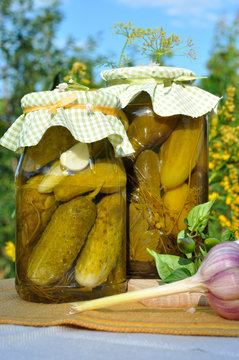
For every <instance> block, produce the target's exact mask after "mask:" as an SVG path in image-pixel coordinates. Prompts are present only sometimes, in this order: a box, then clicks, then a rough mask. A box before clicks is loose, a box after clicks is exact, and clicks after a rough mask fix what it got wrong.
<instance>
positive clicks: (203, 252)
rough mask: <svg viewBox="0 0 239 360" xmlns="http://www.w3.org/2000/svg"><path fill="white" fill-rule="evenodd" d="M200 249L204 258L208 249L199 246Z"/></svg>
mask: <svg viewBox="0 0 239 360" xmlns="http://www.w3.org/2000/svg"><path fill="white" fill-rule="evenodd" d="M199 250H200V253H201V255H202V257H203V259H204V258H205V256H206V255H207V250H206V249H205V250H204V249H203V248H202V247H201V246H199Z"/></svg>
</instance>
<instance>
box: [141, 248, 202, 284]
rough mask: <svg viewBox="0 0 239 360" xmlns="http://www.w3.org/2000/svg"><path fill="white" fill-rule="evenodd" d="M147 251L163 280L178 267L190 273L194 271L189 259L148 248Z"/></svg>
mask: <svg viewBox="0 0 239 360" xmlns="http://www.w3.org/2000/svg"><path fill="white" fill-rule="evenodd" d="M147 251H148V253H149V254H150V255H151V256H153V258H154V260H155V263H156V268H157V271H158V274H159V277H160V278H161V279H162V280H163V281H164V279H165V278H167V277H168V276H169V275H170V274H171V273H172V272H174V271H175V270H176V269H178V268H186V269H187V270H188V271H189V272H190V274H191V275H193V274H194V273H195V266H194V263H193V261H192V260H190V259H185V258H181V257H180V256H176V255H166V254H158V253H156V252H155V251H153V250H150V249H147Z"/></svg>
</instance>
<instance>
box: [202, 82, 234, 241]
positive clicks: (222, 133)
mask: <svg viewBox="0 0 239 360" xmlns="http://www.w3.org/2000/svg"><path fill="white" fill-rule="evenodd" d="M234 96H235V88H233V87H229V88H228V89H227V99H226V101H225V103H224V105H222V107H221V108H220V109H219V110H218V113H217V114H215V115H213V116H212V119H211V123H210V132H209V191H210V194H209V199H210V200H212V199H215V198H217V202H216V204H215V206H214V210H213V211H212V215H211V220H216V221H211V224H210V228H211V229H212V231H213V232H215V235H218V234H219V233H220V232H221V231H222V230H223V229H225V228H228V229H230V230H231V231H235V235H236V237H237V238H239V183H238V180H239V167H238V158H239V125H238V124H237V121H236V117H235V113H234V112H235V103H234Z"/></svg>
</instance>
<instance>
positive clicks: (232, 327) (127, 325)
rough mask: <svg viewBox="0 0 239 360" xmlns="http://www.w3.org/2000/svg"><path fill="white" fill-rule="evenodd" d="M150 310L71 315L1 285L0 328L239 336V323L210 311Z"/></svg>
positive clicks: (10, 282) (130, 307)
mask: <svg viewBox="0 0 239 360" xmlns="http://www.w3.org/2000/svg"><path fill="white" fill-rule="evenodd" d="M194 309H195V311H193V312H192V311H189V310H188V309H186V308H162V307H155V306H154V307H150V306H145V305H144V304H141V303H130V304H126V305H117V306H114V307H111V308H108V309H101V310H95V311H87V312H83V313H75V314H71V313H70V304H67V303H65V304H41V303H40V304H39V303H31V302H27V301H24V300H22V299H21V298H20V297H19V296H18V295H17V293H16V291H15V287H14V279H7V280H1V281H0V324H16V325H26V326H53V325H73V326H77V327H81V328H87V329H94V330H102V331H113V332H129V333H136V332H139V333H140V332H141V333H158V334H159V333H160V334H177V335H211V336H239V321H230V320H225V319H223V318H221V317H219V316H218V315H217V314H216V313H215V312H214V311H213V310H212V309H211V308H210V307H208V306H201V307H195V308H194Z"/></svg>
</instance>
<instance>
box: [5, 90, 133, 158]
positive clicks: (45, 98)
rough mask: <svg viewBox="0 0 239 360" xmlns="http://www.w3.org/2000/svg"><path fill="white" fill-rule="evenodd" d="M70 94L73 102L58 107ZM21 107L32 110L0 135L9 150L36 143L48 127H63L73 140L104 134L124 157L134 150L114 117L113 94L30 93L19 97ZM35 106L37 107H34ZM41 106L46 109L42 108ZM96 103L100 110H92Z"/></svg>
mask: <svg viewBox="0 0 239 360" xmlns="http://www.w3.org/2000/svg"><path fill="white" fill-rule="evenodd" d="M71 94H73V98H74V101H73V102H71V104H70V105H69V106H68V107H67V106H60V105H58V106H57V102H58V103H59V102H61V101H62V100H63V102H64V98H66V97H69V96H71ZM54 104H55V106H54ZM77 104H78V105H83V108H77V107H76V106H74V105H77ZM50 105H52V108H53V111H52V109H51V106H50ZM72 105H73V106H72ZM21 106H22V108H23V112H24V109H29V108H31V107H33V108H34V107H35V109H34V111H29V112H27V113H23V114H22V115H21V116H20V117H19V118H18V119H17V120H16V121H15V122H14V123H13V124H12V126H11V127H10V128H9V129H8V131H7V132H6V133H5V134H4V136H3V137H2V138H1V140H0V144H1V145H2V146H4V147H6V148H8V149H10V150H13V151H16V152H18V153H22V152H23V151H24V148H25V147H27V146H34V145H37V144H38V143H39V141H40V140H41V138H42V136H43V134H44V133H45V132H46V130H47V129H48V128H50V127H52V126H64V127H66V128H67V129H68V130H69V131H70V132H71V134H72V135H73V136H74V138H75V139H76V140H78V141H80V142H83V143H92V142H95V141H98V140H101V139H103V138H106V137H107V138H108V139H109V141H110V142H111V144H112V145H113V147H114V150H115V154H116V156H126V155H129V154H132V153H133V152H134V150H133V148H132V146H131V144H130V142H129V140H128V137H127V134H126V132H125V129H124V127H123V125H122V123H121V121H120V120H119V119H118V117H117V111H118V110H119V109H120V102H119V99H118V98H117V97H116V96H115V95H114V94H110V93H106V92H102V91H101V90H96V91H58V90H54V91H44V92H33V93H30V94H27V95H25V96H24V97H23V98H22V100H21ZM38 106H39V109H38V110H36V107H38ZM44 106H46V107H47V106H48V107H49V109H47V108H43V107H44ZM97 106H98V107H99V108H101V107H102V111H100V110H98V111H95V110H94V107H97ZM104 107H105V108H110V110H115V109H116V110H115V111H112V113H113V115H112V114H111V115H107V114H106V113H104Z"/></svg>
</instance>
